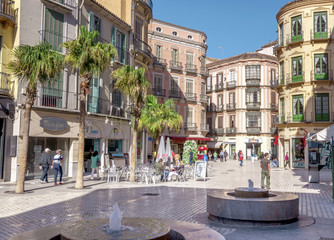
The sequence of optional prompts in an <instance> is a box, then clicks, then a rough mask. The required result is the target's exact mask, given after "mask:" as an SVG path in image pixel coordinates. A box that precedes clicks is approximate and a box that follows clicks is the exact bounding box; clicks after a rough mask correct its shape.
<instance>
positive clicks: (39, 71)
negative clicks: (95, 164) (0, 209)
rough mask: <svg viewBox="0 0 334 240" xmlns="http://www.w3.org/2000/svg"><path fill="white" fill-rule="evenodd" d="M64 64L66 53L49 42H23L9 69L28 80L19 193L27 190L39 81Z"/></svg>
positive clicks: (17, 49)
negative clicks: (33, 109) (29, 147)
mask: <svg viewBox="0 0 334 240" xmlns="http://www.w3.org/2000/svg"><path fill="white" fill-rule="evenodd" d="M63 67H64V57H63V55H61V54H60V53H58V52H55V51H53V50H52V46H51V45H49V44H48V43H42V44H39V45H36V46H29V45H22V46H19V47H17V48H15V49H14V50H13V60H12V61H11V62H10V63H9V64H8V69H9V70H10V71H11V72H12V73H13V74H14V75H15V76H16V77H18V79H19V80H21V81H27V87H26V98H25V103H24V109H25V112H24V122H23V139H22V146H21V147H20V148H21V157H20V170H19V175H18V179H17V185H16V190H15V192H16V193H23V192H24V180H25V173H26V169H27V156H28V140H29V132H30V116H31V108H32V106H33V105H34V102H35V98H36V92H37V84H38V83H39V82H45V81H47V80H48V79H50V78H53V77H55V76H57V75H58V74H59V73H60V72H61V70H62V69H63Z"/></svg>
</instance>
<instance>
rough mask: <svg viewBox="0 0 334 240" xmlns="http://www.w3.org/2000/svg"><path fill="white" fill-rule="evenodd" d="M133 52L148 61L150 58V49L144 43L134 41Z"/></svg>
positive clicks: (137, 40) (138, 40)
mask: <svg viewBox="0 0 334 240" xmlns="http://www.w3.org/2000/svg"><path fill="white" fill-rule="evenodd" d="M135 50H136V51H137V52H139V53H142V54H144V55H145V56H146V57H148V58H149V59H151V58H152V48H151V47H150V45H148V44H147V43H146V42H144V41H142V40H140V39H138V38H137V39H136V40H135Z"/></svg>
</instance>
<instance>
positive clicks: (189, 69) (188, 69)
mask: <svg viewBox="0 0 334 240" xmlns="http://www.w3.org/2000/svg"><path fill="white" fill-rule="evenodd" d="M186 72H187V73H192V74H197V67H196V65H194V64H189V63H187V64H186Z"/></svg>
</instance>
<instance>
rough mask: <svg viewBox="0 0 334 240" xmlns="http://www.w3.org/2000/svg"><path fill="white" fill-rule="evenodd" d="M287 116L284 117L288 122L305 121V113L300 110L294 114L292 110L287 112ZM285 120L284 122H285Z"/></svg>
mask: <svg viewBox="0 0 334 240" xmlns="http://www.w3.org/2000/svg"><path fill="white" fill-rule="evenodd" d="M285 117H286V118H285V119H284V120H285V122H287V123H300V122H304V121H305V113H304V112H300V113H297V114H292V113H291V112H288V113H286V116H285ZM285 122H284V123H285Z"/></svg>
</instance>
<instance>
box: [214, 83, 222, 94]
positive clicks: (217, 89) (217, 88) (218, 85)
mask: <svg viewBox="0 0 334 240" xmlns="http://www.w3.org/2000/svg"><path fill="white" fill-rule="evenodd" d="M215 90H216V92H218V91H223V90H224V85H223V83H218V84H216V89H215Z"/></svg>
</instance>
